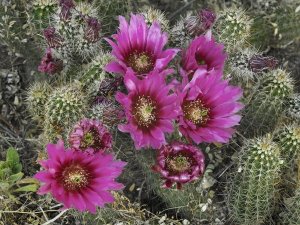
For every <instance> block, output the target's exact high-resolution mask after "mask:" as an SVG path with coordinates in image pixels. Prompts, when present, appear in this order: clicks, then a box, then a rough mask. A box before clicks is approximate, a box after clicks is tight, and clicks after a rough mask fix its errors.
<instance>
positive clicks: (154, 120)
mask: <svg viewBox="0 0 300 225" xmlns="http://www.w3.org/2000/svg"><path fill="white" fill-rule="evenodd" d="M124 83H125V85H126V87H127V89H128V91H129V93H128V95H125V94H123V93H121V92H118V93H117V94H116V100H117V101H118V102H119V103H120V104H121V105H122V106H123V108H124V110H125V114H126V118H127V121H128V123H127V124H123V125H119V130H120V131H122V132H128V133H130V135H131V137H132V139H133V140H134V143H135V147H136V149H140V148H142V147H150V146H151V147H153V148H155V149H157V148H160V147H161V145H163V144H165V143H166V141H165V135H164V133H165V132H168V133H170V132H172V131H173V125H172V120H173V119H175V118H176V116H177V108H176V104H175V101H176V98H177V96H176V95H175V94H170V93H169V92H170V89H171V86H170V85H166V83H165V79H164V76H163V75H161V74H160V73H158V72H157V71H154V72H152V73H151V74H149V75H148V76H147V77H146V78H145V79H143V80H139V79H138V78H137V77H136V76H134V74H133V73H132V72H129V73H127V74H126V76H125V78H124Z"/></svg>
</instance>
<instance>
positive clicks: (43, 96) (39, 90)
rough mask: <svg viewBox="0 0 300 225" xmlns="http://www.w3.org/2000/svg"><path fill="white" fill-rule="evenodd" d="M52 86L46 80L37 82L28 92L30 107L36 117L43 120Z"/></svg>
mask: <svg viewBox="0 0 300 225" xmlns="http://www.w3.org/2000/svg"><path fill="white" fill-rule="evenodd" d="M50 92H51V87H50V85H49V84H48V83H46V82H36V83H35V84H34V85H32V86H31V87H30V88H29V90H28V92H27V104H28V109H29V110H30V113H31V115H32V117H33V118H34V119H37V120H39V121H43V119H44V116H45V105H46V102H47V101H48V98H49V95H50Z"/></svg>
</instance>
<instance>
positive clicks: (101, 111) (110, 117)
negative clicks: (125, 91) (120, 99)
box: [90, 97, 125, 129]
mask: <svg viewBox="0 0 300 225" xmlns="http://www.w3.org/2000/svg"><path fill="white" fill-rule="evenodd" d="M94 103H95V104H94V106H93V108H92V109H91V114H90V116H91V117H92V118H98V119H100V120H101V122H103V124H105V125H106V126H107V127H108V128H109V129H111V128H114V127H115V126H117V125H118V124H120V123H121V122H124V120H125V113H124V110H123V108H122V107H121V106H119V104H117V103H116V102H115V101H112V100H110V99H107V98H105V97H103V98H102V99H100V97H98V99H97V100H96V101H95V102H94Z"/></svg>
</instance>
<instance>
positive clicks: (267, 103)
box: [240, 69, 294, 138]
mask: <svg viewBox="0 0 300 225" xmlns="http://www.w3.org/2000/svg"><path fill="white" fill-rule="evenodd" d="M262 76H263V77H262V79H261V81H260V84H259V86H258V87H257V89H256V90H255V91H253V96H252V98H251V101H250V102H249V104H248V106H247V107H246V109H245V115H244V117H243V119H242V121H241V126H240V130H241V132H242V133H243V135H245V137H248V138H249V137H250V138H251V137H254V136H255V135H264V134H266V133H268V132H272V131H273V130H274V128H275V126H276V125H277V122H278V120H279V119H280V117H281V116H282V115H283V112H284V105H285V102H286V101H287V99H288V97H289V96H290V95H291V93H292V91H293V86H294V85H293V83H294V82H293V80H292V78H291V77H290V74H289V73H287V72H286V71H284V70H281V69H276V70H273V71H270V72H268V73H267V74H265V75H262Z"/></svg>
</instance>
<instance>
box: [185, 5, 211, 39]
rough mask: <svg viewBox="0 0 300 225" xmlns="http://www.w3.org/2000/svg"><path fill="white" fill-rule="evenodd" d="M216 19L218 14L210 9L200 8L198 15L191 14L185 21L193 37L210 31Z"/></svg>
mask: <svg viewBox="0 0 300 225" xmlns="http://www.w3.org/2000/svg"><path fill="white" fill-rule="evenodd" d="M215 20H216V15H215V13H214V12H213V11H211V10H209V9H202V10H200V11H199V12H198V13H197V15H196V16H190V17H189V18H188V19H187V20H186V21H185V28H186V29H187V31H188V33H189V35H191V36H192V37H196V36H199V35H201V34H204V33H205V32H206V31H208V30H209V29H210V28H211V27H212V25H213V24H214V22H215Z"/></svg>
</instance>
